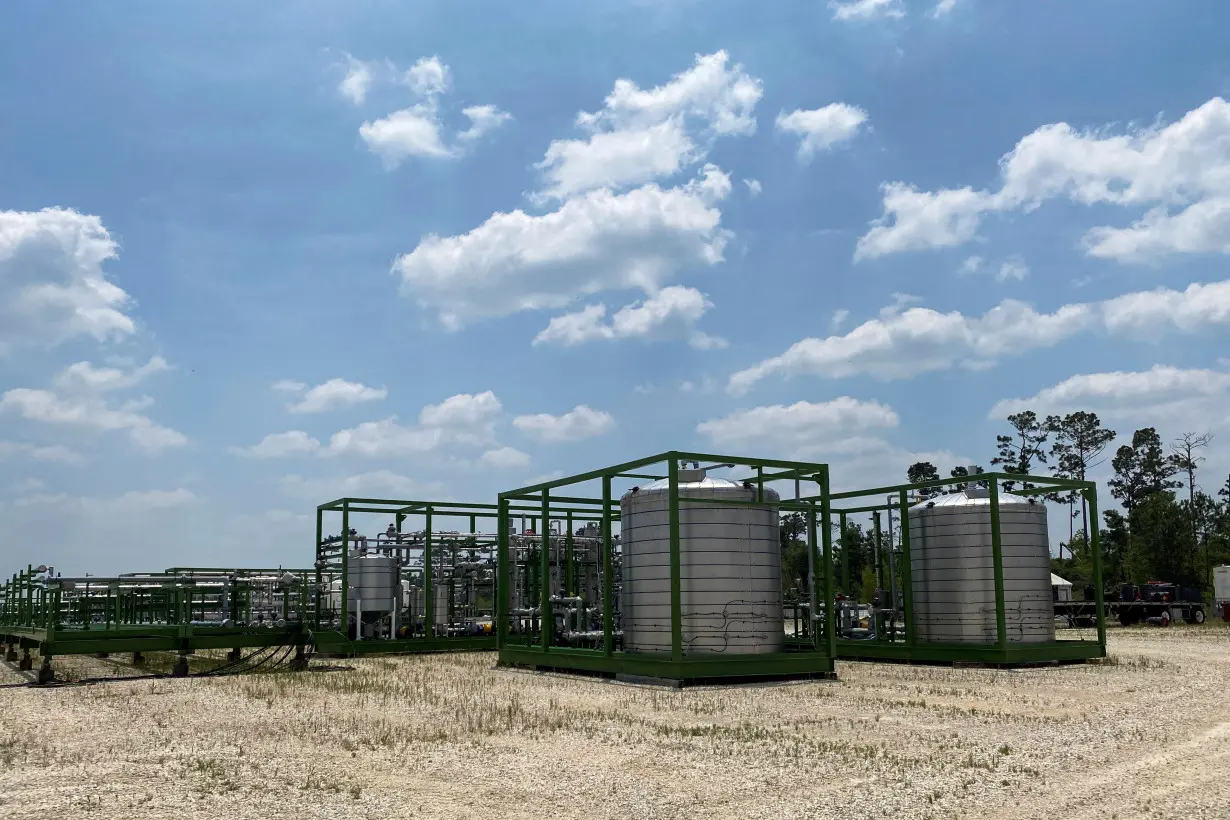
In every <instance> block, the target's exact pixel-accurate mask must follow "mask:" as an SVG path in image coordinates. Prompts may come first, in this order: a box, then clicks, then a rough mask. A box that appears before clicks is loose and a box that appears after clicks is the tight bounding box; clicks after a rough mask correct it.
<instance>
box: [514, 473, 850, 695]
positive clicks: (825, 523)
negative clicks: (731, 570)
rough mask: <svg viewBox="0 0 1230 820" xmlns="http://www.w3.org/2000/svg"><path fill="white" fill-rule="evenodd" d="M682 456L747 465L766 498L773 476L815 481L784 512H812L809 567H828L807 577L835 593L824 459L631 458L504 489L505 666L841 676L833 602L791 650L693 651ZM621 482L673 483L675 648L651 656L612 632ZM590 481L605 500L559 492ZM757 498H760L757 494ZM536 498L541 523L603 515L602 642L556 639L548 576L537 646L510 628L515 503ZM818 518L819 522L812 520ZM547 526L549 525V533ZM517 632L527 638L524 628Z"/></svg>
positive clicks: (676, 678) (716, 678)
mask: <svg viewBox="0 0 1230 820" xmlns="http://www.w3.org/2000/svg"><path fill="white" fill-rule="evenodd" d="M682 462H696V463H700V464H705V465H713V466H721V467H726V468H745V469H746V470H748V471H749V472H748V474H747V476H746V477H745V478H741V479H740V480H745V481H749V482H751V483H752V484H753V485H754V486H755V487H757V488H758V493H759V499H762V498H763V492H764V486H765V484H766V483H769V482H774V481H789V480H794V481H796V482H804V481H805V482H809V483H811V482H814V483H815V484H816V485H817V487H818V488H819V491H820V493H819V497H818V498H816V499H809V500H806V501H787V500H782V501H781V502H780V508H781V509H782V510H788V511H796V512H801V513H803V514H805V515H806V516H807V517H808V519H809V521H811V522H813V525H812V526H810V527H809V528H808V529H809V533H810V539H809V549H810V550H811V553H812V559H813V562H812V565H813V566H815V567H818V568H823V571H821V572H817V573H814V574H813V576H812V578H811V579H810V584H811V586H812V589H813V591H814V592H815V598H816V599H818V600H832V597H833V573H832V537H831V530H830V526H829V519H830V509H829V469H828V465H826V464H816V463H807V462H794V461H778V460H772V459H747V458H738V457H731V456H722V455H711V454H703V453H687V452H678V451H671V452H667V453H662V454H659V455H655V456H650V457H648V458H642V459H638V460H636V461H629V462H626V463H624V464H619V465H616V466H613V467H607V468H604V469H600V470H595V471H593V472H589V473H584V474H580V475H575V476H570V477H568V478H561V479H558V480H555V481H548V482H543V483H540V484H535V485H533V486H529V487H522V488H520V489H516V490H511V491H509V492H505V493H501V494H500V496H499V536H500V543H499V575H498V577H499V579H500V583H499V598H500V604H499V619H498V620H499V623H498V628H497V637H498V639H499V663H500V664H501V665H506V666H520V667H529V668H534V669H543V670H561V671H574V672H589V673H597V674H601V675H607V676H615V677H618V678H648V679H657V680H662V681H669V682H674V683H678V684H683V683H697V682H721V681H737V680H746V679H754V678H775V677H778V678H780V677H795V676H812V677H831V676H832V675H833V674H834V664H833V659H834V657H835V656H836V647H835V642H834V634H835V633H834V629H833V618H832V612H831V609H830V608H828V607H825V610H826V613H825V616H824V619H823V620H824V626H823V629H812V630H810V640H809V641H808V642H806V643H801V642H796V643H793V644H792V645H788V646H787V651H785V652H781V653H777V654H770V655H765V654H758V655H750V654H748V655H745V654H740V655H720V656H714V655H704V654H688V653H686V652H685V651H684V647H683V638H682V634H683V628H682V617H681V593H680V553H679V538H680V533H679V529H680V525H679V508H680V505H681V504H684V503H688V502H691V501H700V499H692V498H687V497H681V496H680V495H679V487H678V484H679V470H680V464H681V463H682ZM663 463H665V466H666V469H665V472H664V473H662V474H656V473H646V472H644V471H645V469H646V468H651V467H654V466H655V465H662V464H663ZM619 479H650V480H661V479H666V480H667V481H668V486H669V493H670V495H669V528H670V576H671V594H670V603H671V652H670V654H669V655H650V654H645V653H630V652H624V651H621V650H618V649H616V646H615V643H616V641H615V637H616V636H615V629H614V594H613V583H612V579H613V574H612V572H613V568H612V552H613V543H614V542H613V533H612V529H613V524H614V523H615V522H617V521H618V520H619V501H618V500H617V499H616V498H615V497H614V496H613V495H612V491H613V488H612V483H613V482H614V481H615V480H619ZM588 482H600V484H601V497H599V498H596V497H588V496H576V495H568V494H566V493H559V494H557V493H556V492H555V491H557V490H561V489H563V488H567V487H571V486H573V485H577V484H584V483H588ZM759 499H758V500H759ZM704 501H705V503H715V500H714V499H704ZM527 502H528V503H530V504H532V505H533V506H534V507H536V508H537V509H538V511H539V513H540V517H541V520H542V521H544V522H548V521H550V520H552V519H554V518H560V517H562V516H563V514H564V512H565V510H568V511H576V510H584V511H588V512H589V514H590V515H591V516H592V515H594V514H595V513H596V517H597V518H598V519H599V520H600V522H601V538H602V543H603V549H602V564H603V572H602V579H603V583H602V621H603V624H602V647H601V648H600V649H579V648H574V647H565V646H557V645H556V643H555V640H554V636H553V634H552V632H553V628H554V617H553V607H552V600H551V589H550V584H549V583H543V584H541V585H540V587H541V588H540V590H539V594H540V595H541V600H540V604H539V612H540V613H547V615H546V617H541V618H540V626H539V629H538V634H537V635H536V636H533V635H531V636H529V637H536V640H534V642H533V643H528V642H523V643H518V642H517V641H514V640H513V639H512V638H513V636H512V635H511V634H510V631H509V626H510V623H509V613H510V603H509V589H510V586H511V584H510V578H511V570H512V562H511V560H510V554H509V553H510V536H509V522H510V517H511V515H512V513H513V511H514V510H515V509H516V508H517V506H516V505H522V504H525V503H527ZM720 503H728V504H735V505H748V504H753V503H756V502H742V501H734V500H731V501H723V502H720ZM817 517H819V520H820V522H821V525H820V526H819V527H817V526H815V525H814V522H815V521H816V520H817ZM548 529H549V528H548V527H546V526H544V527H543V530H544V531H547V530H548ZM817 532H818V533H819V534H820V538H819V540H820V541H821V542H822V543H823V553H822V554H821V553H820V552H819V545H818V544H817ZM549 552H550V551H549V550H548V549H543V550H542V562H543V572H542V577H543V578H545V579H549V578H550V575H549V572H548V570H549V566H548V561H549ZM517 637H518V638H522V636H520V635H518V636H517Z"/></svg>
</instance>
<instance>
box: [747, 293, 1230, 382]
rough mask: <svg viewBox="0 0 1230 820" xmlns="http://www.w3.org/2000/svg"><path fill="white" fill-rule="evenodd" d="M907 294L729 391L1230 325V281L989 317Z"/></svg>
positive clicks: (978, 363) (979, 362) (1002, 306)
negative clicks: (910, 300) (939, 307)
mask: <svg viewBox="0 0 1230 820" xmlns="http://www.w3.org/2000/svg"><path fill="white" fill-rule="evenodd" d="M903 307H904V304H903V302H902V300H898V302H897V303H896V304H894V305H892V306H890V307H888V308H885V309H884V310H882V311H881V314H880V316H878V317H877V318H874V319H870V320H868V321H866V322H864V323H863V324H861V325H859V326H858V327H856V328H854V329H852V330H851V331H849V332H848V333H846V334H844V335H833V336H828V337H826V338H814V337H813V338H807V339H803V340H802V341H799V342H796V343H795V344H794V345H792V346H791V347H790V348H789V349H788V350H787V351H786V352H785V353H782V354H781V355H779V356H774V357H772V358H769V359H765V360H764V361H761V362H759V363H758V364H755V365H753V366H751V367H749V368H746V369H744V370H740V371H739V372H737V373H735V374H734V375H732V376H731V377H730V381H729V383H728V389H729V391H730V392H732V393H735V394H740V393H744V392H746V391H747V390H748V389H750V388H751V387H752V386H753V385H755V384H757V383H758V382H760V381H761V380H763V379H765V378H768V377H770V376H787V377H789V376H797V375H803V374H809V375H817V376H824V377H828V378H841V377H846V376H854V375H858V374H869V375H871V376H874V377H876V378H880V379H900V378H909V377H911V376H914V375H917V374H919V373H924V372H927V371H932V370H943V369H948V368H951V367H955V366H957V365H962V366H965V367H970V368H973V369H980V368H983V367H987V366H990V365H991V364H993V363H994V361H995V360H997V359H998V358H1000V357H1002V356H1005V355H1010V354H1014V353H1023V352H1025V351H1029V350H1036V349H1038V348H1043V347H1049V346H1052V345H1055V344H1058V343H1059V342H1060V341H1062V340H1064V339H1067V338H1070V337H1072V336H1075V335H1077V334H1080V333H1085V332H1091V331H1100V332H1104V333H1108V334H1118V333H1126V334H1130V335H1132V336H1133V337H1142V336H1143V337H1147V336H1150V335H1155V336H1156V335H1160V334H1162V333H1167V332H1176V331H1177V332H1186V333H1190V332H1195V331H1197V330H1200V329H1202V328H1205V327H1213V326H1224V325H1226V324H1230V281H1226V282H1215V283H1211V284H1200V283H1194V284H1192V285H1189V286H1188V287H1187V288H1186V289H1184V290H1182V291H1178V290H1171V289H1167V288H1158V289H1156V290H1152V291H1142V292H1138V293H1128V294H1124V295H1122V296H1118V297H1115V298H1113V299H1107V300H1105V301H1102V302H1089V303H1075V304H1068V305H1062V306H1061V307H1059V308H1057V309H1056V310H1054V311H1052V312H1050V313H1040V312H1038V311H1036V310H1035V309H1034V308H1033V307H1032V306H1030V305H1029V304H1027V303H1025V302H1021V301H1019V300H1015V299H1006V300H1004V301H1002V302H1000V303H999V304H998V305H996V306H995V307H994V308H992V309H991V310H989V311H987V312H986V313H985V314H983V315H982V316H965V315H963V314H961V313H960V312H958V311H950V312H948V313H940V312H938V311H935V310H932V309H930V308H924V307H911V308H909V309H904V310H903V309H902V308H903Z"/></svg>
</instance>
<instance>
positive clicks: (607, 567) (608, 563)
mask: <svg viewBox="0 0 1230 820" xmlns="http://www.w3.org/2000/svg"><path fill="white" fill-rule="evenodd" d="M613 548H614V539H613V538H612V537H611V477H610V476H603V477H602V652H603V654H604V655H606V656H607V657H608V658H609V657H611V655H612V654H614V652H615V630H614V626H615V602H614V600H613V599H614V597H615V582H614V579H612V578H611V572H612V568H613V565H614V561H613V560H612V557H611V550H612V549H613Z"/></svg>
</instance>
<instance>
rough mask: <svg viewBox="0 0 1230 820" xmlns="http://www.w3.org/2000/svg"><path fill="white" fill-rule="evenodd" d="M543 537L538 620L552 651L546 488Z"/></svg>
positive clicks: (544, 641)
mask: <svg viewBox="0 0 1230 820" xmlns="http://www.w3.org/2000/svg"><path fill="white" fill-rule="evenodd" d="M536 529H537V530H538V533H539V537H541V538H542V555H540V556H539V560H540V561H541V562H542V579H541V580H540V581H539V585H538V586H539V590H540V592H541V593H542V594H541V602H540V603H539V610H540V613H539V617H538V622H539V624H541V628H540V630H539V631H540V633H541V635H542V651H543V652H549V651H551V640H552V634H551V633H553V632H554V631H555V609H554V607H553V605H552V604H551V501H550V497H549V495H548V492H547V491H546V490H543V491H542V526H541V527H537V526H536Z"/></svg>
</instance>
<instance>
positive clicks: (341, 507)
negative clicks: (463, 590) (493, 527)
mask: <svg viewBox="0 0 1230 820" xmlns="http://www.w3.org/2000/svg"><path fill="white" fill-rule="evenodd" d="M516 509H517V510H518V511H523V512H524V511H528V512H536V510H533V509H531V508H529V507H525V506H523V505H522V506H518V507H517V508H516ZM498 512H499V507H498V505H496V504H480V503H463V502H451V501H404V500H394V499H383V498H339V499H337V500H336V501H331V502H329V503H327V504H321V505H320V506H319V507H317V508H316V570H315V573H316V584H315V590H316V592H315V604H314V615H313V619H312V620H313V631H314V639H315V645H316V649H317V651H319V652H321V653H324V654H331V655H369V654H404V653H419V652H450V651H472V650H483V649H495V648H496V636H495V634H493V633H488V634H478V635H448V634H445V635H438V634H436V632H437V630H436V628H435V627H436V626H437V624H435V623H434V620H435V614H436V613H435V610H436V607H435V605H434V601H435V595H436V586H437V579H436V578H435V577H434V565H435V559H436V558H437V557H438V556H437V555H436V554H435V551H436V550H437V549H442V548H443V541H442V540H441V538H440V535H441V530H440V529H439V525H440V522H441V521H442V520H455V519H462V520H465V521H468V522H469V530H467V532H468V533H470V534H471V535H473V534H475V533H477V531H478V523H479V522H480V521H494V520H496V519H498V517H499V515H498ZM326 513H340V514H341V531H340V532H341V535H340V536H339V537H343V538H345V536H347V534H348V533H349V532H350V529H351V524H352V522H353V521H354V519H352V518H351V516H352V515H357V514H370V513H374V514H378V515H385V516H392V518H393V525H394V529H395V531H396V532H397V533H398V534H401V533H402V530H403V525H404V523H405V521H406V519H407V518H408V517H409V516H412V515H421V516H422V517H423V521H424V524H425V526H424V531H423V550H424V556H423V591H424V602H425V605H424V612H423V616H424V620H423V634H422V635H418V634H412V635H410V636H408V637H404V638H393V639H382V640H354V639H353V638H351V637H350V636H349V635H348V634H347V630H346V629H337V628H332V627H330V626H329V624H328V618H327V616H328V614H329V613H328V612H327V609H328V607H327V606H326V604H325V601H324V592H325V587H326V586H327V585H328V580H327V576H328V574H329V571H330V570H332V571H334V572H335V573H336V575H335V577H336V578H338V579H340V580H341V584H340V587H341V588H340V590H339V591H340V602H339V606H338V608H337V609H338V613H337V614H338V616H339V617H348V614H345V615H343V613H348V612H349V596H350V552H351V551H352V549H353V548H354V546H353V544H351V543H350V540H349V538H345V540H344V541H343V543H344V544H345V545H346V548H345V549H340V550H331V549H330V547H331V546H334V542H328V543H326V539H325V538H324V522H325V515H326ZM490 546H491V548H492V549H494V548H495V546H496V545H495V544H494V543H492V544H491V545H490ZM335 551H336V552H337V553H338V554H337V555H336V556H334V555H333V553H334V552H335ZM450 599H451V594H450ZM495 601H498V593H497V594H495V595H493V606H494V603H495ZM494 616H495V613H494V612H493V613H492V620H493V621H494V619H495V617H494Z"/></svg>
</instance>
